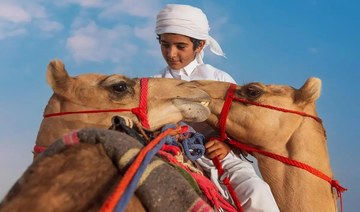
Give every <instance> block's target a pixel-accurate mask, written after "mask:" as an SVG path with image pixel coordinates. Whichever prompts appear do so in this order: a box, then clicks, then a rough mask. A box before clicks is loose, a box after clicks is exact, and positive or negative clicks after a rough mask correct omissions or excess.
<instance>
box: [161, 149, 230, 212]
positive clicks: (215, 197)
mask: <svg viewBox="0 0 360 212" xmlns="http://www.w3.org/2000/svg"><path fill="white" fill-rule="evenodd" d="M159 155H161V156H162V157H164V158H165V159H167V160H168V161H169V162H170V163H173V164H175V165H178V166H179V167H181V168H182V169H184V170H185V171H187V172H188V173H189V174H190V175H191V176H192V177H193V178H194V179H195V181H196V183H197V184H198V186H199V188H200V189H201V191H202V192H203V194H204V195H205V196H206V197H207V198H208V200H209V201H210V203H211V204H212V205H213V206H214V207H215V208H217V209H218V208H222V209H224V210H225V211H229V212H235V211H236V210H235V208H234V207H233V206H232V205H231V204H230V203H228V202H227V201H226V200H225V199H224V198H223V197H222V195H221V194H220V193H219V192H218V189H217V187H216V186H215V185H214V184H213V183H212V182H211V180H209V179H208V178H207V177H205V176H204V175H202V174H199V173H196V172H192V171H191V170H190V169H189V168H188V167H186V166H184V165H183V164H181V163H180V162H179V161H177V160H176V158H175V157H174V156H172V155H171V154H169V153H167V152H165V151H159Z"/></svg>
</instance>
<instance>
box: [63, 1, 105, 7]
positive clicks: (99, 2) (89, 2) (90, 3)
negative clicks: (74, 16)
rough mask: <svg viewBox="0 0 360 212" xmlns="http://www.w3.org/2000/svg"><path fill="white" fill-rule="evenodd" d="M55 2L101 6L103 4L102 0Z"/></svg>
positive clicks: (82, 5)
mask: <svg viewBox="0 0 360 212" xmlns="http://www.w3.org/2000/svg"><path fill="white" fill-rule="evenodd" d="M56 3H57V4H78V5H80V6H81V7H95V8H96V7H102V5H103V4H104V3H103V1H102V0H62V1H59V2H56Z"/></svg>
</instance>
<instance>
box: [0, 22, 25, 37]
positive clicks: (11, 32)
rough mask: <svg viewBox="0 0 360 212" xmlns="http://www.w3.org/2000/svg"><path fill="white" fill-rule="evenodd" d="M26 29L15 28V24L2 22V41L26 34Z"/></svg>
mask: <svg viewBox="0 0 360 212" xmlns="http://www.w3.org/2000/svg"><path fill="white" fill-rule="evenodd" d="M26 32H27V31H26V29H25V28H21V27H15V26H14V25H13V24H9V23H2V22H0V40H1V39H4V38H7V37H13V36H18V35H23V34H26Z"/></svg>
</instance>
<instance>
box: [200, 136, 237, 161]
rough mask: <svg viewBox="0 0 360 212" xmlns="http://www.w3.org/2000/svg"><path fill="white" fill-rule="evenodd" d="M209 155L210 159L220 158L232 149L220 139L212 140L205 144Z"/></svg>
mask: <svg viewBox="0 0 360 212" xmlns="http://www.w3.org/2000/svg"><path fill="white" fill-rule="evenodd" d="M205 148H206V153H207V156H208V157H209V158H210V159H213V158H215V157H218V158H219V160H222V159H224V158H225V156H226V155H227V154H228V153H229V152H230V151H231V149H230V147H229V145H227V144H226V143H225V142H222V141H219V140H211V141H208V142H207V143H206V144H205Z"/></svg>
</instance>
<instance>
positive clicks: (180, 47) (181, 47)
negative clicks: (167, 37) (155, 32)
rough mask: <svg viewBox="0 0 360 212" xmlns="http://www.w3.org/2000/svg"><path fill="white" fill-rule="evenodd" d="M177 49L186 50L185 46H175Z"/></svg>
mask: <svg viewBox="0 0 360 212" xmlns="http://www.w3.org/2000/svg"><path fill="white" fill-rule="evenodd" d="M177 48H178V49H185V48H186V45H177Z"/></svg>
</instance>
